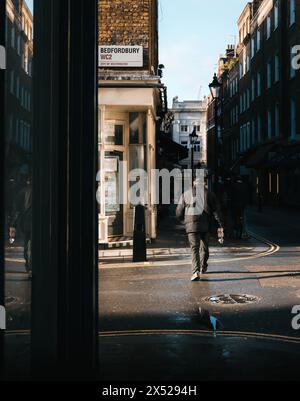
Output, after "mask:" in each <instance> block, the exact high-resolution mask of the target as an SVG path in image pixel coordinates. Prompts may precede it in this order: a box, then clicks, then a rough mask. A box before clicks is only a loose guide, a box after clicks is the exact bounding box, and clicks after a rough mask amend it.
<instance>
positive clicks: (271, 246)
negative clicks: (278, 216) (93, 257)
mask: <svg viewBox="0 0 300 401" xmlns="http://www.w3.org/2000/svg"><path fill="white" fill-rule="evenodd" d="M249 235H251V237H252V238H254V239H256V240H258V241H259V242H262V243H264V244H266V245H268V246H269V249H268V250H266V251H263V252H258V253H256V254H255V255H251V256H242V257H237V258H228V259H211V260H210V263H213V264H220V263H236V262H241V261H246V260H255V259H260V258H265V257H268V256H271V255H273V254H275V253H277V252H279V251H280V246H279V245H277V244H275V243H273V242H271V241H269V240H267V239H266V238H263V237H260V236H259V235H257V234H254V233H252V232H249ZM189 263H190V262H189V261H188V260H182V261H177V260H168V261H153V262H147V264H145V263H119V264H115V263H114V264H107V265H100V270H105V269H120V268H124V267H126V268H131V267H144V266H145V265H147V266H150V267H165V266H170V265H172V264H175V265H176V266H186V265H187V264H189Z"/></svg>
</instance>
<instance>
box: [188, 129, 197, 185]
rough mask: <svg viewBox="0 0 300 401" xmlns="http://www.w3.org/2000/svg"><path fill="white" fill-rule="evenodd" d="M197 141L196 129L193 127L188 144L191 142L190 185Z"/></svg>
mask: <svg viewBox="0 0 300 401" xmlns="http://www.w3.org/2000/svg"><path fill="white" fill-rule="evenodd" d="M197 141H198V135H197V132H196V127H194V129H193V132H192V133H191V134H190V142H191V152H192V153H191V165H192V166H191V167H192V183H194V178H195V166H194V151H195V144H196V142H197Z"/></svg>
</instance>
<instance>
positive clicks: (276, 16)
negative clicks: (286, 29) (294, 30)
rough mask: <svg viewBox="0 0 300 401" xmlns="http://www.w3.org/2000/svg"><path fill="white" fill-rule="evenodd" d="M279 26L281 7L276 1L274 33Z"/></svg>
mask: <svg viewBox="0 0 300 401" xmlns="http://www.w3.org/2000/svg"><path fill="white" fill-rule="evenodd" d="M278 25H279V6H278V1H276V3H275V6H274V31H275V30H276V29H277V28H278Z"/></svg>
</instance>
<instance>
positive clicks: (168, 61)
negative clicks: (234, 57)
mask: <svg viewBox="0 0 300 401" xmlns="http://www.w3.org/2000/svg"><path fill="white" fill-rule="evenodd" d="M26 2H27V4H28V6H29V8H30V9H31V10H32V8H33V0H26ZM246 4H247V0H159V50H160V63H161V64H164V66H165V67H166V68H165V70H164V78H163V82H164V83H165V84H166V85H167V87H168V99H169V105H171V104H172V99H173V97H175V96H178V97H179V100H195V99H200V98H202V97H203V96H204V95H207V94H208V93H209V89H208V84H209V83H210V82H211V81H212V77H213V73H214V71H215V70H216V64H217V61H218V57H219V56H220V55H221V54H224V51H225V49H226V47H227V44H234V42H235V38H234V36H236V40H237V38H238V32H237V31H238V29H237V19H238V17H239V15H240V14H241V12H242V10H243V8H244V7H245V5H246Z"/></svg>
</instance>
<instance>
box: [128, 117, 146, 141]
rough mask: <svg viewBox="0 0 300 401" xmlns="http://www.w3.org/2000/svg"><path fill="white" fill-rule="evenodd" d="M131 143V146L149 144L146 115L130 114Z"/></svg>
mask: <svg viewBox="0 0 300 401" xmlns="http://www.w3.org/2000/svg"><path fill="white" fill-rule="evenodd" d="M129 143H130V145H141V144H146V143H147V116H146V113H129Z"/></svg>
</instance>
